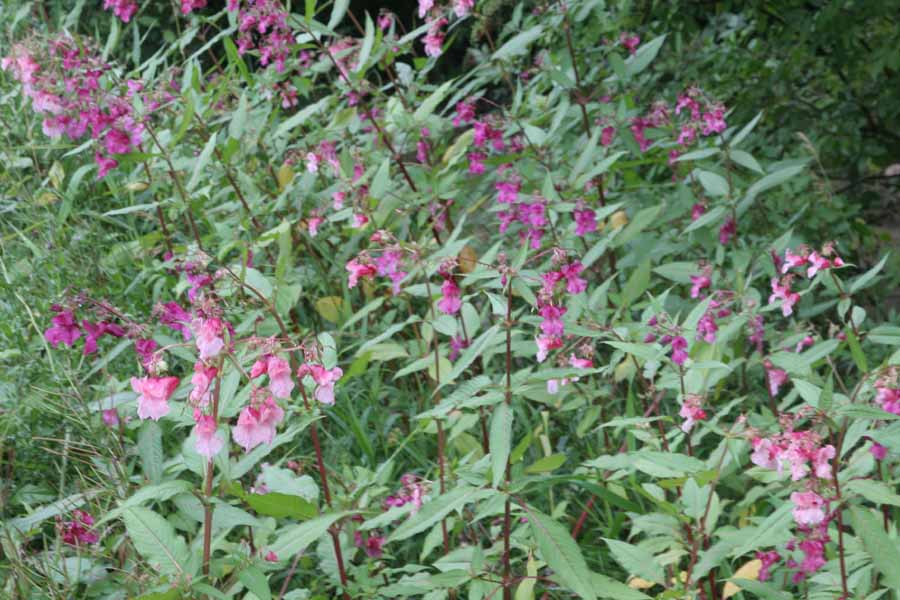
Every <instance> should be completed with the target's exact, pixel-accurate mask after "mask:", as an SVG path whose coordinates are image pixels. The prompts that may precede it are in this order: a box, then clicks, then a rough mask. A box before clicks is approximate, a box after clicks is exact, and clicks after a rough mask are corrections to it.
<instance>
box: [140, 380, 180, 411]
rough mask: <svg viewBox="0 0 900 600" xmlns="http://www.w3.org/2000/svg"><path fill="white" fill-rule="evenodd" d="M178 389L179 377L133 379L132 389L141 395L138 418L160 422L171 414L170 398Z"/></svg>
mask: <svg viewBox="0 0 900 600" xmlns="http://www.w3.org/2000/svg"><path fill="white" fill-rule="evenodd" d="M177 387H178V378H177V377H141V378H140V379H138V378H137V377H132V378H131V389H133V390H134V391H135V392H136V393H138V394H140V395H139V396H138V399H137V402H138V411H137V413H138V416H139V417H140V418H141V419H153V420H154V421H158V420H159V419H160V417H164V416H166V415H167V414H169V398H170V397H171V396H172V394H173V393H174V392H175V388H177Z"/></svg>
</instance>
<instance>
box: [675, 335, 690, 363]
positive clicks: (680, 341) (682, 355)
mask: <svg viewBox="0 0 900 600" xmlns="http://www.w3.org/2000/svg"><path fill="white" fill-rule="evenodd" d="M686 349H687V340H686V339H684V338H683V337H681V336H680V335H679V336H677V337H675V338H672V362H674V363H675V364H676V365H678V366H679V367H680V366H681V365H683V364H684V361H686V360H687V358H688V353H687V352H686Z"/></svg>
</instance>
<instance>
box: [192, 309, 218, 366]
mask: <svg viewBox="0 0 900 600" xmlns="http://www.w3.org/2000/svg"><path fill="white" fill-rule="evenodd" d="M194 335H195V336H196V338H197V339H196V343H197V350H199V351H200V360H209V359H211V358H215V357H216V356H218V355H219V352H221V351H222V348H224V347H225V340H224V339H222V321H220V320H219V319H216V318H212V319H196V320H195V321H194Z"/></svg>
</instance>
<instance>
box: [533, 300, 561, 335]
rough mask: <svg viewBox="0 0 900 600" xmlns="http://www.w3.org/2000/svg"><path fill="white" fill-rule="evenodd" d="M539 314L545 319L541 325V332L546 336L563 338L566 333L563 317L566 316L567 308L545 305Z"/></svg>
mask: <svg viewBox="0 0 900 600" xmlns="http://www.w3.org/2000/svg"><path fill="white" fill-rule="evenodd" d="M538 312H539V313H540V315H541V316H542V317H544V320H543V322H542V323H541V332H543V334H544V335H546V336H555V337H560V336H562V334H563V332H564V331H565V325H564V324H563V320H562V316H563V315H564V314H566V308H565V307H563V306H554V305H552V304H545V305H544V306H543V307H541V309H540V310H539V311H538Z"/></svg>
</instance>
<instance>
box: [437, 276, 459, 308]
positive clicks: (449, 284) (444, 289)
mask: <svg viewBox="0 0 900 600" xmlns="http://www.w3.org/2000/svg"><path fill="white" fill-rule="evenodd" d="M441 294H442V297H441V299H440V300H438V309H439V310H440V311H441V312H442V313H444V314H447V315H455V314H456V313H458V312H459V309H460V308H461V307H462V297H461V295H460V290H459V286H458V285H456V282H455V281H453V279H452V278H450V277H448V278H447V279H444V283H442V284H441Z"/></svg>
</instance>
